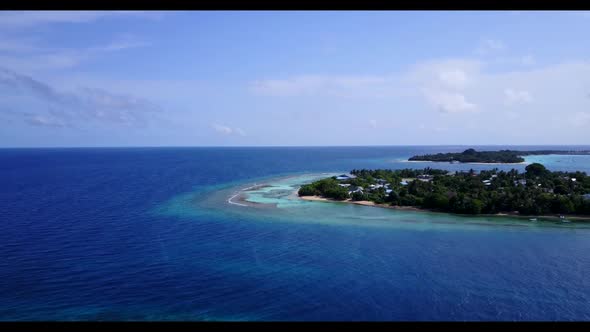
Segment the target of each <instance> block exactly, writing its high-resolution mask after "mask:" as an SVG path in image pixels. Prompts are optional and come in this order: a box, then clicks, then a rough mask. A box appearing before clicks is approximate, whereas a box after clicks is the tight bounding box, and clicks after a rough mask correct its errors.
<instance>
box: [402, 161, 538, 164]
mask: <svg viewBox="0 0 590 332" xmlns="http://www.w3.org/2000/svg"><path fill="white" fill-rule="evenodd" d="M400 162H403V163H404V162H405V163H445V164H451V165H525V164H530V162H527V161H522V162H519V163H482V162H468V163H462V162H459V163H454V164H453V163H452V162H450V161H434V160H400Z"/></svg>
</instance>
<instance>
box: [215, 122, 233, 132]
mask: <svg viewBox="0 0 590 332" xmlns="http://www.w3.org/2000/svg"><path fill="white" fill-rule="evenodd" d="M212 127H213V129H215V131H216V132H218V133H220V134H224V135H231V133H233V132H234V131H233V129H231V128H230V127H228V126H223V125H219V124H213V125H212Z"/></svg>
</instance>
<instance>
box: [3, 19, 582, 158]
mask: <svg viewBox="0 0 590 332" xmlns="http://www.w3.org/2000/svg"><path fill="white" fill-rule="evenodd" d="M588 31H590V12H581V11H577V12H565V11H561V12H560V11H555V12H543V11H537V12H534V11H531V12H521V11H479V12H478V11H456V12H452V11H366V12H365V11H299V12H298V11H292V12H290V11H261V12H256V11H235V12H232V11H211V12H208V11H177V12H175V11H162V12H158V11H148V12H137V11H131V12H129V11H126V12H125V11H123V12H118V11H99V12H89V11H64V12H60V11H47V12H43V11H26V12H10V11H3V12H0V147H94V146H116V147H118V146H121V147H123V146H283V145H287V146H292V145H296V146H308V145H314V146H317V145H319V146H326V145H488V144H489V145H496V144H497V145H505V144H508V145H510V144H514V145H521V144H522V145H547V144H556V145H559V144H579V145H584V144H590V43H588V42H587V40H588Z"/></svg>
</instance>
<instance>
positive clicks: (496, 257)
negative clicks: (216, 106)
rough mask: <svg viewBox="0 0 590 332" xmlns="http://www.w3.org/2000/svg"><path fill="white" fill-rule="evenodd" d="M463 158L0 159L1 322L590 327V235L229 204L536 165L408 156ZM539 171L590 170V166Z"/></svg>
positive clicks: (369, 211)
mask: <svg viewBox="0 0 590 332" xmlns="http://www.w3.org/2000/svg"><path fill="white" fill-rule="evenodd" d="M465 148H466V147H456V146H453V147H440V146H437V147H340V148H334V147H331V148H328V147H326V148H303V147H292V148H97V149H3V150H0V224H1V231H0V281H1V282H0V320H588V319H590V278H589V277H588V276H590V258H589V256H590V228H588V226H586V225H577V224H575V223H572V224H571V225H567V227H565V226H564V227H561V226H560V227H557V226H556V225H551V224H547V225H539V226H535V227H528V226H527V227H506V226H501V225H500V224H501V223H505V224H506V225H510V226H519V225H520V224H519V223H521V222H520V221H511V220H509V219H507V221H503V222H499V224H498V225H497V226H496V225H492V226H490V225H489V222H487V224H485V223H482V225H477V224H478V221H479V219H477V218H475V219H474V218H471V219H470V220H466V219H465V218H464V217H459V216H452V215H430V214H420V213H412V212H409V213H408V212H398V211H394V210H387V209H377V208H371V207H360V206H350V205H346V206H342V205H334V204H329V203H328V204H326V203H314V204H315V205H313V204H312V205H309V206H308V205H303V207H302V208H299V209H298V208H297V207H295V208H290V209H284V210H281V209H276V210H274V211H269V212H268V213H266V212H264V211H263V212H254V213H253V212H248V213H246V212H244V213H242V212H240V210H239V207H230V206H228V205H227V204H225V202H226V201H225V196H223V195H226V193H225V192H224V190H230V189H228V188H231V187H232V186H239V185H241V184H245V183H252V182H256V181H262V180H264V179H265V178H272V177H278V176H287V175H292V174H303V173H310V172H346V171H349V170H350V169H352V168H378V167H380V168H405V167H417V168H422V167H425V166H430V167H439V168H446V169H460V168H462V169H466V168H467V169H468V168H474V169H483V168H493V167H499V168H508V169H509V168H513V167H514V168H517V169H521V170H522V169H524V167H525V166H526V165H511V166H505V165H503V166H501V167H500V166H495V165H494V166H490V165H450V164H436V163H406V162H402V161H401V160H402V159H404V158H407V157H409V156H411V155H413V154H422V153H431V152H445V151H462V150H464V149H465ZM499 148H508V147H497V146H494V147H487V149H493V150H496V149H499ZM509 148H511V149H523V150H524V149H544V148H546V147H515V146H511V147H509ZM549 148H551V149H561V148H562V147H549ZM563 148H567V149H570V148H572V147H563ZM575 148H580V149H581V148H583V149H588V147H575ZM476 149H486V147H476ZM535 158H537V159H535V161H541V162H543V163H544V164H545V165H546V166H547V167H548V168H550V169H552V170H582V171H586V172H589V173H590V157H587V156H586V157H572V156H536V157H535ZM215 195H218V196H219V197H222V196H223V199H218V200H216V199H214V198H215V197H216V196H215ZM211 197H213V198H211ZM322 204H323V205H322ZM320 216H321V218H320ZM389 216H393V217H394V221H391V220H389V219H388V218H389ZM453 220H454V221H455V222H451V223H449V221H453ZM482 220H483V219H482ZM469 221H471V222H472V223H473V225H470V226H466V224H468V223H469ZM520 226H522V225H520Z"/></svg>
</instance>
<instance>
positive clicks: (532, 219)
mask: <svg viewBox="0 0 590 332" xmlns="http://www.w3.org/2000/svg"><path fill="white" fill-rule="evenodd" d="M529 220H530V221H537V218H531V219H529Z"/></svg>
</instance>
